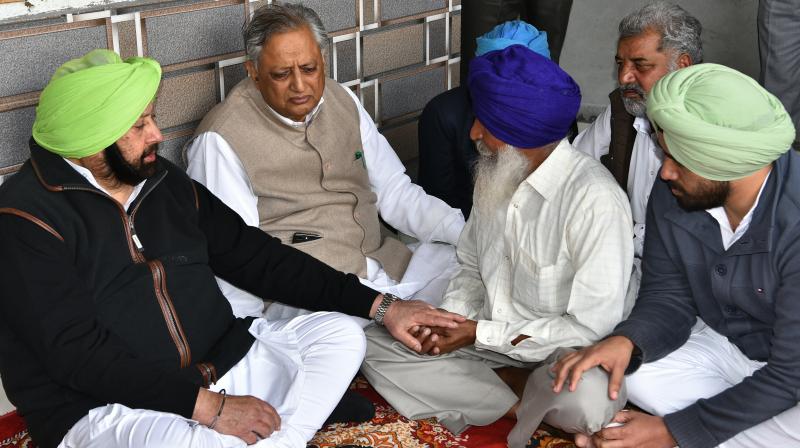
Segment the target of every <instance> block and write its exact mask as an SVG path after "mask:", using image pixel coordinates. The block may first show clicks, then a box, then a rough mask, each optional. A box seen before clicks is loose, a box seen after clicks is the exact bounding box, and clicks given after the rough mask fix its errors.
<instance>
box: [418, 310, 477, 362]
mask: <svg viewBox="0 0 800 448" xmlns="http://www.w3.org/2000/svg"><path fill="white" fill-rule="evenodd" d="M477 328H478V322H476V321H474V320H470V319H466V318H465V319H464V320H463V321H462V322H459V323H458V325H456V326H454V327H441V326H426V325H420V326H417V327H414V328H412V329H411V331H410V332H411V334H412V335H413V336H414V337H415V338H416V340H417V341H418V342H419V344H420V350H417V351H418V352H419V353H422V354H426V355H434V356H435V355H443V354H445V353H450V352H453V351H456V350H458V349H460V348H463V347H467V346H469V345H472V344H474V343H475V335H476V331H477Z"/></svg>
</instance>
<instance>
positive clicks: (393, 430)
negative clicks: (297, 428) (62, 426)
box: [0, 377, 574, 448]
mask: <svg viewBox="0 0 800 448" xmlns="http://www.w3.org/2000/svg"><path fill="white" fill-rule="evenodd" d="M350 387H351V389H355V390H357V391H358V392H359V393H361V394H363V395H364V396H366V397H367V398H369V399H370V400H372V402H373V403H375V409H376V413H375V417H374V418H373V419H372V420H371V421H369V422H366V423H361V424H355V423H349V424H336V425H329V426H326V427H325V428H322V429H321V430H320V431H319V432H318V433H317V435H316V436H315V437H314V438H313V439H312V440H311V441H310V442H309V448H334V447H337V446H342V445H354V446H357V447H368V448H503V447H505V446H506V435H508V432H509V431H511V427H512V426H514V421H513V420H510V419H501V420H499V421H497V422H495V423H493V424H491V425H489V426H480V427H477V426H476V427H472V428H470V429H468V430H467V431H465V432H464V433H462V434H461V435H459V436H456V435H453V433H451V432H450V431H448V430H447V429H446V428H445V427H444V426H442V425H440V424H439V423H438V422H437V421H436V419H435V418H431V419H425V420H409V419H407V418H405V417H402V416H401V415H400V414H398V413H397V411H395V410H394V409H393V408H392V407H391V406H389V404H388V403H386V401H385V400H384V399H383V398H382V397H381V396H380V395H378V393H377V392H375V390H374V389H373V388H372V386H370V385H369V383H367V381H366V380H364V379H363V378H361V377H358V378H356V379H355V380H354V381H353V384H352V385H351V386H350ZM35 446H36V445H34V444H33V442H32V441H31V438H30V436H29V435H28V431H27V429H26V427H25V422H23V421H22V419H21V418H20V417H19V416H18V415H17V413H16V412H11V413H9V414H6V415H4V416H2V417H0V448H35ZM528 447H529V448H574V445H573V443H572V442H570V441H568V440H565V439H562V438H559V437H557V436H555V435H554V432H553V431H552V430H547V429H543V428H540V429H538V430H537V431H536V433H535V434H534V435H533V437H532V438H531V441H530V443H529V444H528Z"/></svg>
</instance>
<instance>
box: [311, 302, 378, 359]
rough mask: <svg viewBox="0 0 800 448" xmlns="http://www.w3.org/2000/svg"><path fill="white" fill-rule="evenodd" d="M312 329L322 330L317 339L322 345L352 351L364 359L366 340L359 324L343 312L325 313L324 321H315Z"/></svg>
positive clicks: (342, 350)
mask: <svg viewBox="0 0 800 448" xmlns="http://www.w3.org/2000/svg"><path fill="white" fill-rule="evenodd" d="M314 331H320V332H323V333H322V334H323V336H321V337H320V339H318V341H319V342H322V343H323V345H325V346H327V347H329V348H331V349H335V350H337V351H341V352H347V353H353V354H354V355H357V357H358V358H359V360H361V359H364V353H365V352H366V347H367V341H366V338H365V337H364V330H363V329H362V328H361V326H360V325H359V324H358V323H357V322H356V321H354V320H353V319H351V318H350V316H346V315H344V314H339V313H326V314H325V315H324V321H322V322H320V321H318V322H317V325H316V326H315V329H314Z"/></svg>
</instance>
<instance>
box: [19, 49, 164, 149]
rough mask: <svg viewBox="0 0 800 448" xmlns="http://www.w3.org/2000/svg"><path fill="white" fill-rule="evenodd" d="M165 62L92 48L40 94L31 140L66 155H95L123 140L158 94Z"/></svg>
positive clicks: (53, 78) (64, 69)
mask: <svg viewBox="0 0 800 448" xmlns="http://www.w3.org/2000/svg"><path fill="white" fill-rule="evenodd" d="M160 82H161V66H160V65H159V64H158V62H156V61H154V60H153V59H149V58H129V59H126V60H125V61H124V62H123V61H122V59H120V57H119V55H117V54H116V53H114V52H113V51H109V50H93V51H91V52H89V53H87V54H86V55H85V56H84V57H82V58H79V59H73V60H71V61H68V62H67V63H65V64H64V65H62V66H61V67H59V68H58V70H56V72H55V74H54V75H53V77H52V79H50V83H49V84H47V87H45V88H44V91H42V95H41V96H40V97H39V105H38V106H37V107H36V121H35V122H34V123H33V139H34V140H36V143H38V144H39V145H40V146H42V147H43V148H45V149H47V150H49V151H51V152H54V153H56V154H59V155H61V156H62V157H71V158H81V157H87V156H90V155H93V154H96V153H98V152H100V151H102V150H103V149H105V148H106V147H108V146H110V145H111V144H112V143H114V142H116V141H117V140H119V139H120V137H122V136H123V135H125V133H126V132H128V130H129V129H130V128H131V127H132V126H133V124H134V123H135V122H136V120H138V119H139V116H140V115H141V114H142V111H144V110H145V108H147V105H148V104H150V102H151V101H153V99H154V98H155V94H156V91H157V90H158V85H159V83H160Z"/></svg>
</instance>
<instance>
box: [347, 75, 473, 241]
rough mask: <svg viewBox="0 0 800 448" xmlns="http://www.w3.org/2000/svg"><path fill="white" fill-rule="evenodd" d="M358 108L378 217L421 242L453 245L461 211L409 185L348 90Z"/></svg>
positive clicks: (460, 225) (461, 223)
mask: <svg viewBox="0 0 800 448" xmlns="http://www.w3.org/2000/svg"><path fill="white" fill-rule="evenodd" d="M345 90H346V91H347V92H348V93H349V94H350V96H351V97H352V98H353V101H355V103H356V107H357V108H358V113H359V119H360V122H361V125H360V128H361V129H360V131H361V141H362V142H363V144H364V159H365V160H366V165H367V173H368V175H369V182H370V188H371V189H372V191H373V192H374V193H375V194H376V195H377V196H378V204H377V205H378V213H380V215H381V217H382V218H383V219H384V220H385V221H386V222H387V223H389V225H391V226H392V227H394V228H395V229H397V230H399V231H400V232H403V233H405V234H407V235H411V236H413V237H414V238H417V239H418V240H419V241H422V242H434V241H440V242H444V243H450V244H453V245H455V244H456V242H458V237H459V235H460V234H461V230H462V229H463V228H464V216H463V215H462V214H461V211H460V210H458V209H455V208H452V207H450V206H449V205H447V204H446V203H445V202H444V201H442V200H441V199H439V198H437V197H434V196H430V195H428V194H426V193H425V190H423V189H422V187H420V186H419V185H416V184H413V183H411V179H410V178H409V177H408V175H406V173H405V171H406V170H405V166H403V162H401V161H400V158H399V157H397V154H396V153H395V152H394V150H393V149H392V147H391V145H389V142H388V141H386V138H385V137H384V136H383V135H381V133H380V132H378V128H377V127H376V126H375V123H374V122H373V121H372V117H370V116H369V114H368V113H367V111H366V110H365V109H364V107H363V106H362V105H361V103H360V102H359V101H358V98H356V96H355V95H354V94H353V92H352V91H350V89H347V88H345Z"/></svg>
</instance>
